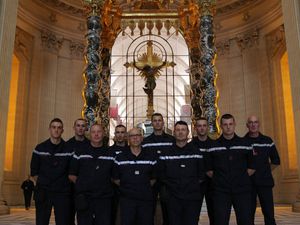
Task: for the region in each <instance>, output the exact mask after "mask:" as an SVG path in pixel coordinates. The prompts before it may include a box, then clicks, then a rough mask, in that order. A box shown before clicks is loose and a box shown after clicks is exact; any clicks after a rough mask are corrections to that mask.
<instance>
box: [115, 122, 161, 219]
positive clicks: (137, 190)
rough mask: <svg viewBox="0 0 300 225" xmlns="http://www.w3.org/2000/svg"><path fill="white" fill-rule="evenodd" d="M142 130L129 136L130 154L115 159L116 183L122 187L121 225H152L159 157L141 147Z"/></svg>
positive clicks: (126, 152)
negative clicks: (153, 187) (157, 159)
mask: <svg viewBox="0 0 300 225" xmlns="http://www.w3.org/2000/svg"><path fill="white" fill-rule="evenodd" d="M142 141H143V136H142V130H141V129H139V128H133V129H131V130H130V131H129V132H128V143H129V148H128V151H123V152H122V153H120V154H118V155H117V156H116V158H115V164H114V173H113V180H114V182H115V183H116V184H117V185H120V192H121V199H120V211H121V225H153V203H154V195H153V189H152V185H153V184H154V182H155V177H156V175H155V174H156V164H157V161H156V157H155V156H154V155H153V153H152V152H150V151H145V149H143V148H142V147H141V143H142Z"/></svg>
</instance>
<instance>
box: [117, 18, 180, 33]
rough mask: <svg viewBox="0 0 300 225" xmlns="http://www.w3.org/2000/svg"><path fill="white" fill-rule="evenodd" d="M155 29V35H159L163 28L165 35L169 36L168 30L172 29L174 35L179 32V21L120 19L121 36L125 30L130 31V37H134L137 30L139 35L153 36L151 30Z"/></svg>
mask: <svg viewBox="0 0 300 225" xmlns="http://www.w3.org/2000/svg"><path fill="white" fill-rule="evenodd" d="M154 27H155V28H156V29H157V33H156V34H157V35H161V29H162V28H165V29H166V30H167V34H168V35H170V30H171V28H172V27H174V29H175V30H176V34H178V32H179V21H178V19H148V20H143V19H140V20H139V19H135V20H134V19H122V21H121V30H122V34H123V35H125V30H126V29H127V28H129V29H130V35H131V36H133V35H134V30H135V29H136V28H138V29H139V32H140V34H141V35H143V34H154V32H153V28H154Z"/></svg>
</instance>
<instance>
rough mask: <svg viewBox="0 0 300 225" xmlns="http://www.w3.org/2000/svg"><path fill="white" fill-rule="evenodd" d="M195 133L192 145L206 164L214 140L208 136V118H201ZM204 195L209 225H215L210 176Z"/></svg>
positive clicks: (207, 178)
mask: <svg viewBox="0 0 300 225" xmlns="http://www.w3.org/2000/svg"><path fill="white" fill-rule="evenodd" d="M195 131H196V133H197V136H195V137H193V140H192V143H193V144H194V145H195V146H196V147H197V148H198V150H199V151H200V152H202V153H203V155H204V159H205V160H204V162H205V163H207V162H208V161H207V158H208V157H209V152H208V150H209V148H210V147H211V146H212V142H213V140H212V139H211V138H210V137H208V135H207V134H208V126H207V119H206V118H204V117H201V118H199V119H197V120H196V123H195ZM206 167H207V166H206ZM204 195H205V202H206V207H207V213H208V217H209V224H210V225H214V211H213V210H214V207H213V185H212V181H211V178H210V177H209V176H206V190H205V194H204Z"/></svg>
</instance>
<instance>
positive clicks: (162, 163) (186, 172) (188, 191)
mask: <svg viewBox="0 0 300 225" xmlns="http://www.w3.org/2000/svg"><path fill="white" fill-rule="evenodd" d="M159 173H160V176H161V180H162V182H163V183H165V184H166V187H167V192H168V193H169V194H171V195H173V196H175V197H177V198H180V199H185V200H196V199H197V200H200V199H201V198H202V196H203V193H204V192H205V190H204V188H205V186H204V185H202V184H203V183H204V181H205V165H204V160H203V153H201V152H200V151H199V150H198V149H197V148H196V146H195V145H194V144H192V143H187V144H186V145H185V146H184V147H182V148H181V147H178V146H177V145H176V144H175V143H174V144H173V145H172V146H169V148H168V149H167V150H166V151H164V152H163V153H162V154H161V155H160V157H159Z"/></svg>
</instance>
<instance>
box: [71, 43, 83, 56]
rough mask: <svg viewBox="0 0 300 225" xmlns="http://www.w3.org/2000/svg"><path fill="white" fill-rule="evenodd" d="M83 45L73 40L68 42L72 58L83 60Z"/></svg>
mask: <svg viewBox="0 0 300 225" xmlns="http://www.w3.org/2000/svg"><path fill="white" fill-rule="evenodd" d="M84 49H85V45H84V44H83V43H82V42H78V41H75V40H71V41H70V53H71V56H72V57H73V58H80V59H83V53H84Z"/></svg>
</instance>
